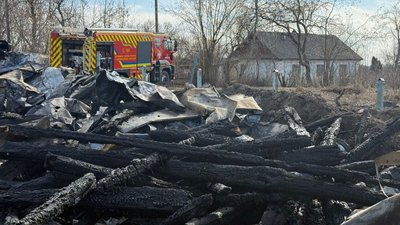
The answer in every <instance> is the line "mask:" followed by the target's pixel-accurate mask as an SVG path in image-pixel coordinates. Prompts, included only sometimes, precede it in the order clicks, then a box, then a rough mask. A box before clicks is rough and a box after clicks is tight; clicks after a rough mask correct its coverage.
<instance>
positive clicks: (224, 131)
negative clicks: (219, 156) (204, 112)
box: [187, 120, 241, 137]
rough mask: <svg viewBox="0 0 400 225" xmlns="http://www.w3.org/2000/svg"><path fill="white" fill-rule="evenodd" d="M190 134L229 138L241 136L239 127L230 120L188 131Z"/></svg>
mask: <svg viewBox="0 0 400 225" xmlns="http://www.w3.org/2000/svg"><path fill="white" fill-rule="evenodd" d="M187 131H188V133H197V134H217V135H222V136H227V137H237V136H240V135H241V131H240V129H239V127H238V126H237V125H235V124H232V123H231V122H229V121H228V120H223V121H218V122H216V123H212V124H204V125H200V126H196V127H193V128H190V129H188V130H187Z"/></svg>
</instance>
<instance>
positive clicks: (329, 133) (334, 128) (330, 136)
mask: <svg viewBox="0 0 400 225" xmlns="http://www.w3.org/2000/svg"><path fill="white" fill-rule="evenodd" d="M341 122H342V118H341V117H339V118H337V119H335V121H334V122H333V123H332V125H331V126H330V127H328V129H326V131H325V136H324V139H323V140H322V143H321V145H333V144H335V139H336V136H337V135H338V134H339V131H340V123H341Z"/></svg>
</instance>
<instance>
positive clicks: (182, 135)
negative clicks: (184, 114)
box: [149, 130, 236, 147]
mask: <svg viewBox="0 0 400 225" xmlns="http://www.w3.org/2000/svg"><path fill="white" fill-rule="evenodd" d="M149 136H150V138H151V139H153V140H155V141H160V142H170V143H171V142H173V143H179V142H180V141H183V140H185V139H189V138H191V137H193V138H194V139H195V142H194V143H193V145H194V146H200V147H203V146H208V145H216V144H222V143H226V142H236V141H234V139H233V138H231V137H225V136H221V135H215V134H196V133H193V132H187V131H179V130H155V131H150V132H149Z"/></svg>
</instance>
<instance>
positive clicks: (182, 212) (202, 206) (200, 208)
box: [161, 194, 213, 225]
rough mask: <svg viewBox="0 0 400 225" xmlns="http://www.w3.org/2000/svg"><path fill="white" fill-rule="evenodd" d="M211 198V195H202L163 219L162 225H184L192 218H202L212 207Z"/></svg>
mask: <svg viewBox="0 0 400 225" xmlns="http://www.w3.org/2000/svg"><path fill="white" fill-rule="evenodd" d="M212 203H213V197H212V195H211V194H207V195H202V196H200V197H198V198H195V199H193V200H192V201H191V202H189V203H188V204H186V205H184V206H183V207H182V208H180V209H178V210H177V211H176V212H175V213H174V214H172V215H171V216H169V217H168V218H167V219H165V220H164V221H163V222H162V223H161V224H162V225H173V224H184V223H185V222H187V221H189V220H190V219H191V218H193V217H198V216H202V215H204V214H205V213H206V212H207V209H208V208H209V207H210V206H211V205H212Z"/></svg>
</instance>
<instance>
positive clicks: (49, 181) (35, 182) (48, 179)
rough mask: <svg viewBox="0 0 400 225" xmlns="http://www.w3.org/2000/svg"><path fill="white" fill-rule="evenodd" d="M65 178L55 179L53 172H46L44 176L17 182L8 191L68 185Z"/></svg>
mask: <svg viewBox="0 0 400 225" xmlns="http://www.w3.org/2000/svg"><path fill="white" fill-rule="evenodd" d="M69 183H70V182H68V183H66V181H65V180H60V179H57V177H56V176H55V175H54V174H53V173H47V174H45V175H44V176H41V177H37V178H34V179H32V180H28V181H23V182H18V183H17V184H16V185H13V186H12V187H11V188H10V190H9V191H21V190H37V189H49V188H60V187H64V186H66V185H68V184H69Z"/></svg>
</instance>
